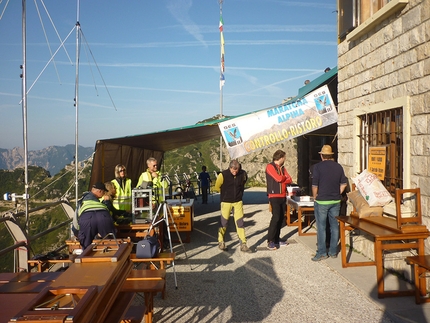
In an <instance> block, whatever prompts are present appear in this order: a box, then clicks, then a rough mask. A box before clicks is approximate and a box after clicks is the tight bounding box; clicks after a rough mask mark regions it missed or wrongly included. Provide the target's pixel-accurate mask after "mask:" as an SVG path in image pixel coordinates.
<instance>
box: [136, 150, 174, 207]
mask: <svg viewBox="0 0 430 323" xmlns="http://www.w3.org/2000/svg"><path fill="white" fill-rule="evenodd" d="M146 165H147V166H148V168H147V169H146V171H144V172H143V173H142V174H141V175H140V177H139V180H138V181H137V185H136V187H140V186H141V185H142V183H143V182H148V183H151V184H152V185H150V186H152V191H153V196H154V197H153V200H154V201H155V202H157V203H161V202H163V201H164V200H163V193H164V189H166V188H167V186H168V183H167V181H163V179H162V176H161V173H160V172H159V171H158V162H157V160H156V159H155V158H154V157H149V158H148V160H147V161H146Z"/></svg>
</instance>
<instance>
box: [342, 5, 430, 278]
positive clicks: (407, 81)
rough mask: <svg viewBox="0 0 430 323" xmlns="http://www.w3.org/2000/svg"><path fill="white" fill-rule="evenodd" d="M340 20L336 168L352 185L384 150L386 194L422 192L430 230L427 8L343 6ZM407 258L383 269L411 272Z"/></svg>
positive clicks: (365, 249)
mask: <svg viewBox="0 0 430 323" xmlns="http://www.w3.org/2000/svg"><path fill="white" fill-rule="evenodd" d="M338 15H339V16H338V17H339V26H338V27H339V28H338V31H339V45H338V113H339V120H338V134H339V137H338V161H339V162H340V163H341V164H342V165H343V166H344V168H345V172H346V174H347V176H348V177H349V178H351V177H354V176H355V175H357V174H358V173H360V172H361V171H362V170H364V169H366V168H367V166H368V151H369V148H370V147H373V146H376V147H383V148H384V149H386V159H387V162H386V164H385V177H384V180H383V183H384V186H385V187H386V188H387V189H388V190H389V191H390V192H394V190H395V189H396V188H416V187H419V188H420V189H421V205H422V210H423V217H424V218H423V222H424V224H426V225H427V227H430V226H429V224H430V223H429V222H430V213H428V210H429V206H430V168H429V166H430V42H429V41H430V2H429V1H427V0H391V1H390V0H380V1H372V0H356V1H346V0H339V1H338ZM361 248H362V250H360V251H361V252H363V253H364V254H365V255H367V256H368V257H370V258H372V257H373V248H371V244H370V243H369V244H365V243H364V244H363V245H362V246H361ZM429 251H430V250H429V249H428V243H426V253H429ZM407 255H411V253H405V254H404V255H400V256H407ZM403 258H404V257H397V259H396V257H393V259H392V260H389V259H391V258H389V257H387V258H386V261H385V265H386V266H388V267H390V266H392V268H395V269H396V270H399V269H400V270H402V269H405V272H408V270H407V268H406V264H405V262H404V259H403ZM387 262H388V263H387ZM406 276H408V274H407V273H406Z"/></svg>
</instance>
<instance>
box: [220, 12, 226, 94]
mask: <svg viewBox="0 0 430 323" xmlns="http://www.w3.org/2000/svg"><path fill="white" fill-rule="evenodd" d="M223 30H224V21H223V20H222V14H221V13H220V17H219V32H220V37H221V38H220V39H221V74H220V78H219V89H220V90H221V89H222V87H223V86H224V83H225V78H224V72H225V67H224V33H223Z"/></svg>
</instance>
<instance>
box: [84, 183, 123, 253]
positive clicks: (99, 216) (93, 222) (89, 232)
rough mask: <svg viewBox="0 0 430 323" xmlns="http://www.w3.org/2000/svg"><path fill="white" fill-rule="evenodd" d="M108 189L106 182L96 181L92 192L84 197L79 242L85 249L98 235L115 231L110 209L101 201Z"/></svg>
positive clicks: (103, 235)
mask: <svg viewBox="0 0 430 323" xmlns="http://www.w3.org/2000/svg"><path fill="white" fill-rule="evenodd" d="M106 191H107V189H106V186H105V184H103V183H100V182H97V183H95V184H94V185H93V187H92V188H91V192H89V193H88V194H87V195H86V196H85V197H84V199H83V201H82V206H81V207H80V209H79V242H80V243H81V246H82V248H83V249H84V250H85V248H87V247H88V246H89V245H91V243H92V241H93V239H94V238H95V237H96V236H97V235H99V236H100V237H101V238H104V237H105V236H106V235H107V234H109V233H112V234H114V233H115V226H114V224H113V221H112V217H111V215H110V213H109V210H108V208H107V206H106V205H104V204H103V203H101V202H100V198H102V197H103V195H104V193H105V192H106Z"/></svg>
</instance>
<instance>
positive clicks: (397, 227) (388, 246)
mask: <svg viewBox="0 0 430 323" xmlns="http://www.w3.org/2000/svg"><path fill="white" fill-rule="evenodd" d="M403 194H408V195H410V194H414V195H415V196H416V202H415V206H416V212H415V216H413V217H408V218H405V217H403V216H402V213H401V204H402V201H403ZM395 196H396V200H395V202H396V218H394V217H387V216H375V217H366V218H358V217H356V216H354V212H353V213H352V216H339V217H337V219H338V221H339V224H340V244H341V258H342V267H344V268H346V267H356V266H372V265H375V266H376V278H377V285H378V297H379V298H383V297H388V296H404V295H412V293H413V291H385V288H384V258H383V254H384V251H385V250H410V249H416V250H417V254H418V255H420V256H423V255H424V253H425V250H424V240H425V239H427V238H428V237H429V235H430V232H429V231H428V229H427V227H426V226H424V225H422V224H421V220H422V216H421V200H420V190H419V188H417V189H397V190H396V194H395ZM346 230H347V231H353V230H360V231H362V232H365V233H366V234H367V235H368V236H370V237H371V238H372V239H373V241H374V257H375V260H374V261H360V262H349V259H347V250H346V235H345V231H346ZM350 242H351V243H350V252H351V250H352V247H353V246H352V239H351V241H350Z"/></svg>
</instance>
